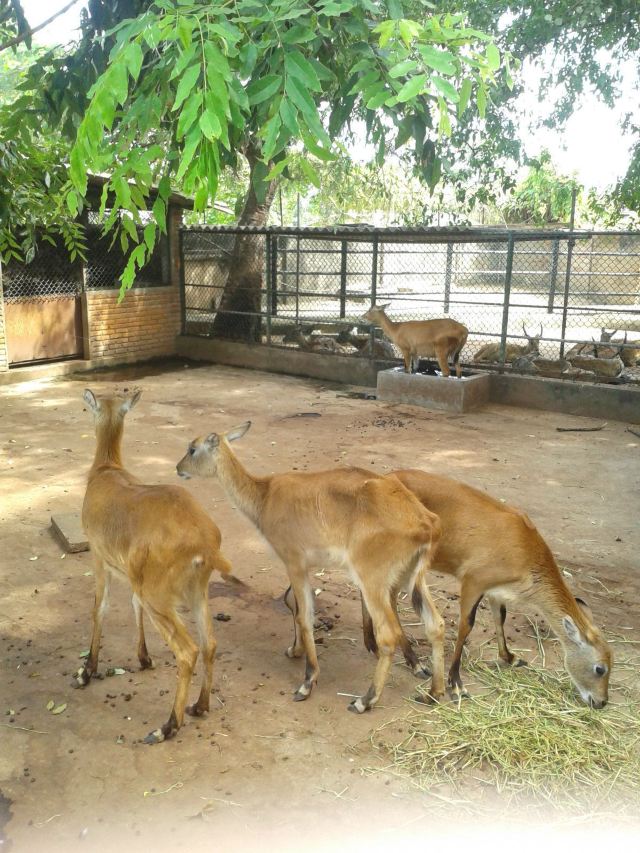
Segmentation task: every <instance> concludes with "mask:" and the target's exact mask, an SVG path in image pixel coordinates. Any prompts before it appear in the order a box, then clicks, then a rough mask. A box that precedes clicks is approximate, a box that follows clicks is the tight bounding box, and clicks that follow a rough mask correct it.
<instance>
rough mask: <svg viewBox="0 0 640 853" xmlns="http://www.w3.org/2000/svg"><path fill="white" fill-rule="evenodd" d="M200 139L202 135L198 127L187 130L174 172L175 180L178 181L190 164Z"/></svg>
mask: <svg viewBox="0 0 640 853" xmlns="http://www.w3.org/2000/svg"><path fill="white" fill-rule="evenodd" d="M201 141H202V136H201V134H200V128H199V127H195V128H192V129H191V130H190V131H189V134H188V136H187V138H186V141H185V145H184V149H183V151H182V157H181V158H180V165H179V166H178V171H177V172H176V181H180V180H181V179H182V178H183V177H184V175H185V172H186V171H187V169H188V168H189V166H190V165H191V161H192V160H193V157H194V155H195V153H196V149H197V147H198V145H199V144H200V142H201Z"/></svg>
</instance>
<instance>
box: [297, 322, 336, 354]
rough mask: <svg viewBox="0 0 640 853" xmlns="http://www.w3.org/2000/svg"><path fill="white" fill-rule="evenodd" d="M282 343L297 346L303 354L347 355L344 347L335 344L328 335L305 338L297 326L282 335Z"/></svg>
mask: <svg viewBox="0 0 640 853" xmlns="http://www.w3.org/2000/svg"><path fill="white" fill-rule="evenodd" d="M282 342H283V343H285V344H298V346H299V347H300V349H301V350H304V351H305V352H314V353H320V354H326V353H333V354H335V355H347V350H346V349H345V347H343V346H341V345H340V344H339V343H337V342H336V341H335V340H334V339H333V338H330V337H329V336H328V335H307V336H305V335H304V334H303V332H302V330H301V329H300V328H299V327H298V326H294V327H293V328H292V329H289V331H288V332H287V333H286V334H285V335H284V337H283V338H282Z"/></svg>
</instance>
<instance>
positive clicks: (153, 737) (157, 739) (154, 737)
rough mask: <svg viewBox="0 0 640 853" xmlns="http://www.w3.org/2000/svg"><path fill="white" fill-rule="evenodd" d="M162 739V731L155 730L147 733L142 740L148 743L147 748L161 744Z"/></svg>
mask: <svg viewBox="0 0 640 853" xmlns="http://www.w3.org/2000/svg"><path fill="white" fill-rule="evenodd" d="M164 739H165V737H164V733H163V731H162V729H155V730H154V731H152V732H149V734H148V735H147V736H146V738H145V739H144V742H145V743H148V744H149V746H154V745H155V744H156V743H162V741H163V740H164Z"/></svg>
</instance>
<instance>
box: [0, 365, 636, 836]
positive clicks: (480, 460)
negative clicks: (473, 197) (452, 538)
mask: <svg viewBox="0 0 640 853" xmlns="http://www.w3.org/2000/svg"><path fill="white" fill-rule="evenodd" d="M136 384H137V385H139V386H140V387H142V388H143V391H144V393H143V397H142V400H141V402H140V403H139V405H138V406H137V408H136V410H135V411H134V412H132V413H131V414H130V415H129V416H128V420H127V425H126V429H125V439H124V458H125V464H126V465H127V466H128V467H130V469H131V470H132V471H133V472H134V473H135V474H136V475H137V476H138V477H140V478H141V479H143V480H145V481H148V482H152V483H171V484H175V483H176V482H177V480H176V475H175V464H176V462H177V461H178V459H179V458H181V457H182V455H183V453H184V452H185V449H186V445H187V442H188V440H189V439H191V438H192V437H194V436H195V435H199V434H202V433H205V432H209V431H224V430H225V429H227V428H229V427H231V426H233V425H235V424H236V423H239V422H242V421H245V420H247V419H251V420H252V421H253V427H252V429H251V431H250V432H249V433H248V434H247V435H246V436H245V438H244V439H243V440H242V441H241V442H238V444H236V445H235V447H236V449H237V451H238V453H239V455H240V456H241V458H242V460H243V461H244V463H245V464H246V465H247V466H248V467H249V469H250V470H254V471H256V472H259V473H270V472H275V471H283V470H287V469H291V468H297V469H298V470H313V469H316V468H326V467H332V466H337V465H345V464H355V465H361V466H369V467H371V468H372V469H373V470H375V471H379V472H387V471H390V470H393V469H394V468H398V467H407V466H415V467H423V468H425V469H429V470H432V471H436V472H439V473H443V474H447V475H450V476H453V477H456V478H459V479H461V480H464V481H466V482H468V483H470V484H471V485H474V486H476V487H478V488H481V489H486V490H487V491H488V492H490V493H491V494H493V495H494V496H496V497H498V498H502V499H504V500H506V501H507V502H509V503H513V504H515V505H516V506H518V507H520V508H522V509H524V510H525V511H526V512H527V513H529V515H530V516H531V518H532V519H533V520H534V521H535V523H536V524H537V525H538V527H539V528H540V530H541V532H542V534H543V535H544V536H545V537H546V539H547V541H548V542H549V544H550V546H551V547H552V549H553V550H554V552H555V554H556V555H557V557H558V559H559V561H560V563H561V565H562V566H563V567H564V568H565V569H566V570H567V571H568V572H569V583H570V584H571V585H572V586H573V588H574V591H575V592H576V593H577V594H580V595H582V597H584V598H586V599H587V600H588V601H589V602H590V604H591V606H592V609H593V611H594V614H595V618H596V621H597V622H598V623H599V624H601V625H604V626H606V628H607V630H609V631H612V632H617V633H618V634H620V633H624V635H625V636H628V637H629V638H630V639H631V638H635V639H638V634H639V632H638V629H639V627H640V625H639V619H638V608H637V602H638V600H639V599H640V557H639V548H638V546H639V541H638V528H637V520H638V505H639V504H638V454H640V439H637V438H635V437H634V436H633V435H632V434H630V433H629V432H627V431H626V427H625V425H624V424H620V423H615V422H609V423H608V424H607V426H606V428H605V429H604V430H602V431H600V432H592V433H588V432H567V433H560V432H557V431H556V427H557V426H594V425H595V424H594V422H592V421H589V420H588V419H585V418H574V417H568V416H564V415H558V414H553V413H540V412H535V411H528V410H524V409H517V408H507V407H499V406H491V407H488V408H486V409H484V410H482V411H481V412H478V413H474V414H466V415H450V414H443V413H434V412H430V411H427V410H423V409H418V408H414V407H407V406H398V405H387V404H383V403H378V402H376V401H369V400H357V399H345V398H344V397H341V396H340V395H341V394H344V391H345V389H344V388H342V387H337V386H329V385H327V384H326V383H322V382H319V381H312V380H304V379H299V378H291V377H283V376H275V375H270V374H266V373H259V372H253V371H242V370H238V369H231V368H225V367H217V366H196V365H186V364H183V363H172V364H168V365H165V366H163V367H156V368H153V369H151V368H145V369H142V368H137V369H125V370H119V371H114V372H98V373H94V374H91V375H85V376H75V377H71V378H67V379H64V380H57V381H40V382H30V383H23V384H21V385H13V386H9V387H5V388H3V389H1V391H0V395H1V396H0V439H1V448H2V450H1V453H2V455H1V457H0V465H1V468H0V471H1V484H2V485H1V494H0V497H1V506H0V522H1V525H0V554H1V555H2V557H1V564H2V570H1V572H0V658H1V663H0V666H1V681H0V694H1V696H0V723H2V726H1V727H0V745H1V747H0V830H2V826H3V823H4V822H5V821H6V825H5V826H4V833H5V836H6V837H5V839H4V843H2V842H0V850H5V851H6V850H8V849H11V850H12V851H22V850H46V851H50V850H51V851H62V850H65V851H67V850H74V849H76V847H77V848H85V849H87V848H88V849H92V850H94V849H95V850H115V849H118V848H120V847H121V846H122V845H123V844H126V845H127V847H128V849H133V850H138V849H143V848H147V847H148V845H149V844H150V843H152V844H153V845H154V848H155V849H157V850H165V849H166V850H170V849H171V850H174V849H177V850H180V849H185V850H186V849H188V850H194V849H196V850H197V849H205V848H208V847H210V846H211V844H213V843H218V844H220V845H223V846H225V847H226V848H231V849H258V848H261V849H264V848H267V849H278V850H288V849H294V848H296V849H298V848H299V847H300V846H301V845H304V846H305V847H306V848H310V849H313V850H315V849H318V850H320V849H323V850H327V849H331V850H333V849H344V847H347V846H351V844H357V845H358V846H360V845H361V844H363V843H365V842H366V844H367V847H368V848H369V849H377V848H378V847H380V849H382V847H383V846H384V847H385V849H386V848H387V847H388V846H389V844H390V843H395V844H396V845H397V844H399V842H400V841H401V840H402V841H403V842H404V841H408V842H411V841H413V840H415V839H418V840H419V839H422V841H423V844H424V845H426V844H427V843H431V842H434V841H435V840H437V839H439V838H442V837H443V836H442V833H445V835H446V832H447V830H448V831H449V832H451V831H453V832H455V835H456V841H460V842H462V843H465V842H464V838H465V835H464V830H463V828H462V827H461V826H460V825H459V824H456V823H454V824H451V822H450V821H448V820H445V821H444V824H443V823H442V822H441V821H440V820H439V819H438V820H437V819H436V818H434V817H433V815H432V814H431V811H430V804H431V803H432V802H433V801H430V800H429V799H428V798H426V797H425V796H424V795H421V794H420V793H418V792H416V791H414V790H412V789H411V788H410V786H408V785H407V783H406V782H404V781H403V780H401V779H397V778H395V777H393V776H391V775H389V774H385V773H370V772H367V769H368V768H379V767H381V766H382V765H383V764H384V757H383V756H381V755H380V754H378V753H377V752H376V751H375V750H374V749H373V747H372V746H371V743H370V736H371V732H372V730H374V729H377V728H378V727H379V726H381V725H382V724H384V723H388V722H389V721H392V720H394V719H396V718H398V717H401V716H402V715H404V714H405V713H406V712H407V710H408V707H409V704H408V702H407V699H408V698H410V697H411V696H412V694H413V693H414V686H415V680H414V678H413V676H412V675H411V674H410V673H409V671H408V670H407V669H406V668H405V667H404V665H403V664H402V662H401V661H400V659H398V664H397V666H395V667H394V668H393V670H392V676H391V678H390V680H389V683H388V685H387V688H386V690H385V692H384V695H383V698H382V703H381V705H379V706H378V707H376V708H375V709H374V710H373V711H372V712H371V713H369V714H365V715H362V716H360V717H358V716H356V715H354V714H349V713H347V704H348V702H349V701H350V700H349V698H348V696H345V695H340V694H354V693H360V692H362V691H363V690H364V689H365V687H366V686H367V684H368V679H369V676H370V673H371V671H372V668H373V664H374V659H373V658H372V657H371V656H370V655H368V654H367V652H366V651H365V650H364V648H363V646H362V642H361V632H360V605H359V598H358V596H357V594H356V592H355V590H354V588H353V587H352V586H350V585H349V584H348V578H347V577H346V576H345V575H344V574H342V573H341V572H339V571H331V572H329V571H328V572H326V573H325V574H324V575H322V576H320V577H316V578H315V579H314V586H315V588H316V590H318V594H317V598H316V603H317V614H318V615H319V616H324V617H329V618H330V619H332V620H333V623H334V624H333V627H332V628H331V630H330V631H327V630H324V629H319V630H318V631H317V633H316V636H317V637H318V638H320V641H321V645H319V653H320V666H321V677H320V682H319V685H318V687H317V688H316V690H315V691H314V692H313V694H312V696H311V697H310V699H309V700H308V701H307V702H304V703H295V704H294V703H293V702H292V701H291V695H292V692H293V690H294V689H295V688H296V687H297V686H298V685H299V683H300V682H301V677H302V666H303V665H302V663H301V662H300V661H290V660H288V659H287V658H286V657H285V656H284V654H283V651H284V649H285V648H286V646H287V645H288V644H289V642H290V634H291V620H290V616H289V613H288V611H287V610H286V608H285V606H284V605H283V603H282V601H281V596H282V592H283V590H284V588H285V586H286V580H285V579H286V574H285V571H284V568H283V567H282V565H280V564H279V562H278V560H277V558H276V557H275V556H274V554H273V553H272V552H271V551H270V548H269V546H268V545H267V544H266V543H265V542H264V541H263V540H262V539H261V537H260V536H259V535H258V533H257V532H256V531H255V529H254V528H253V526H252V525H251V524H250V522H249V521H248V520H246V519H245V518H244V517H243V516H241V514H240V513H239V512H238V511H237V510H236V509H235V508H234V507H233V506H232V505H231V503H230V502H229V501H228V500H227V499H226V498H225V497H224V495H223V493H222V491H221V489H220V487H219V486H218V485H217V483H215V482H214V481H212V480H191V481H190V482H189V483H188V484H187V488H188V489H189V490H190V491H191V492H192V493H193V494H194V495H195V496H196V497H197V498H198V499H199V500H200V501H201V502H202V503H203V505H204V506H205V507H206V508H207V509H208V510H209V511H210V512H211V514H212V516H213V517H214V519H215V521H216V522H217V524H218V525H219V527H220V528H221V530H222V534H223V550H224V552H225V554H226V555H227V557H228V558H229V559H230V560H231V561H232V563H233V565H234V570H235V572H236V574H237V575H238V576H239V577H241V578H243V579H244V580H245V581H246V582H247V583H248V584H250V589H249V591H248V592H246V593H244V594H242V595H238V594H237V593H236V591H235V590H234V589H231V588H229V587H228V586H224V585H222V584H220V583H214V584H213V585H212V587H211V609H212V613H213V614H214V616H215V615H216V614H219V613H223V614H226V615H228V616H229V617H230V619H229V620H228V621H218V620H216V621H215V622H214V627H215V630H216V635H217V639H218V657H217V662H216V667H215V672H214V697H213V704H212V711H211V712H210V714H209V715H208V716H207V717H205V718H203V719H200V720H195V721H194V720H192V719H188V722H187V724H186V725H185V727H184V728H183V729H182V730H181V731H180V733H179V735H178V737H177V738H176V739H174V740H172V741H170V742H167V743H164V744H161V745H158V746H155V747H149V746H147V745H145V744H143V743H142V742H141V738H143V737H144V735H145V734H146V733H147V732H148V731H149V730H151V729H152V728H155V727H156V726H157V725H159V724H161V723H162V722H164V720H165V719H166V718H167V716H168V712H169V710H170V706H171V702H172V699H173V691H174V689H175V666H174V661H173V657H172V655H171V653H170V652H169V650H168V649H167V648H166V647H165V646H164V644H163V642H162V641H161V639H160V637H159V636H158V635H157V634H156V633H155V632H154V630H153V628H151V627H150V628H149V630H148V642H149V648H150V652H151V654H152V657H153V658H154V661H155V664H156V668H155V669H154V670H151V671H144V672H140V671H139V670H138V667H137V663H138V662H137V658H136V655H135V627H134V619H133V613H132V610H131V606H130V596H129V592H128V589H127V588H126V586H125V585H124V584H116V585H115V587H114V588H112V603H111V609H110V612H109V614H108V616H107V618H106V620H105V627H104V633H103V642H102V659H101V664H102V669H103V671H104V669H106V668H107V667H123V668H125V670H126V672H125V674H124V675H116V676H114V677H111V678H104V680H95V681H93V682H92V683H91V685H90V686H89V687H88V688H87V689H86V690H84V691H78V690H73V689H72V688H71V686H70V679H71V675H72V673H73V672H74V671H75V670H76V669H77V667H78V666H79V655H80V653H81V652H82V650H84V649H86V648H87V647H88V644H89V638H90V630H91V606H92V602H93V578H92V576H91V569H92V562H91V555H90V554H89V553H81V554H75V555H74V554H69V555H65V554H64V553H63V551H62V549H61V547H60V545H59V543H58V542H57V541H56V540H55V539H54V538H53V536H52V534H51V532H50V529H49V527H50V516H51V515H52V514H56V513H61V512H71V511H75V510H79V508H80V506H81V503H82V498H83V493H84V486H85V477H86V473H87V470H88V468H89V466H90V464H91V460H92V456H93V450H94V436H93V427H92V421H91V417H90V414H89V412H88V411H83V407H84V404H83V401H82V391H83V389H84V387H86V386H89V387H91V388H93V389H95V390H96V392H104V391H107V390H110V389H112V388H114V387H115V386H117V387H118V388H120V389H122V388H125V387H133V386H134V385H136ZM432 589H433V590H434V593H435V595H436V598H437V601H438V602H439V605H440V607H441V609H442V612H443V613H444V614H445V615H446V622H447V645H446V652H447V656H448V657H449V656H450V654H451V650H452V641H453V636H454V624H455V617H456V606H457V603H456V600H455V595H454V588H453V586H452V584H451V583H450V581H449V580H445V579H443V578H441V577H439V576H437V575H436V576H434V578H433V583H432ZM411 630H415V631H418V630H419V629H411ZM492 633H493V632H492V628H491V625H490V619H489V614H488V612H487V611H483V610H481V611H480V612H479V619H478V622H477V624H476V628H475V630H474V632H473V633H472V635H471V648H472V649H473V648H474V646H475V647H477V646H478V644H480V643H483V642H485V641H486V640H487V639H489V638H490V637H492ZM507 635H508V638H510V639H511V644H512V645H513V647H514V648H515V649H517V650H521V651H522V654H523V656H525V657H528V658H529V660H530V661H531V662H532V663H533V664H534V665H535V664H536V662H537V658H536V652H535V642H534V639H533V637H532V633H531V628H530V625H529V623H528V622H527V621H526V619H525V617H524V616H523V615H521V614H517V613H516V614H512V615H510V617H509V621H508V632H507ZM427 652H428V650H427V649H426V648H425V647H423V648H422V651H421V653H424V654H427ZM198 677H199V675H198V674H196V678H195V679H194V684H193V687H192V695H193V696H195V695H196V693H197V689H198V688H197V687H196V681H197V680H198ZM618 689H619V687H618V686H617V683H616V677H615V672H614V676H613V678H612V695H611V699H612V701H615V699H616V691H617V690H618ZM50 701H53V702H55V703H56V705H60V704H62V703H67V706H66V709H65V710H64V711H63V712H62V713H60V714H58V715H53V714H52V713H50V711H48V710H47V708H46V706H47V703H48V702H50ZM392 728H393V727H391V729H392ZM27 730H33V731H27ZM7 817H8V821H7ZM470 831H471V830H470ZM491 832H492V828H491V827H481V826H479V825H476V826H474V827H473V836H472V837H473V839H474V840H475V841H477V840H478V838H479V837H480V836H481V835H482V834H483V833H489V834H490V833H491ZM536 832H539V833H543V832H544V830H543V829H542V828H540V829H538V830H536ZM1 836H2V832H1V831H0V837H1ZM534 837H536V838H538V837H539V836H531V835H529V836H528V839H529V841H530V842H531V843H533V842H532V839H533V838H534ZM587 837H588V838H589V839H591V840H593V837H592V836H591V835H588V836H587ZM521 846H522V845H521ZM525 846H526V845H525Z"/></svg>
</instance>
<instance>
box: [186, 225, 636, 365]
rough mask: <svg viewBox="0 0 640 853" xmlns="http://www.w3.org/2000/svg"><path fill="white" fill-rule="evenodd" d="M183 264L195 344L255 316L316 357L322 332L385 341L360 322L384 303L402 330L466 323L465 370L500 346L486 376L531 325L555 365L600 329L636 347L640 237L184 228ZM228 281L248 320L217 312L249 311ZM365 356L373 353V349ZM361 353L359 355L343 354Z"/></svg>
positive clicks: (261, 334) (270, 334)
mask: <svg viewBox="0 0 640 853" xmlns="http://www.w3.org/2000/svg"><path fill="white" fill-rule="evenodd" d="M239 240H241V241H242V247H243V252H246V251H248V250H249V249H251V251H252V252H253V253H254V255H255V259H256V260H255V262H254V266H253V269H254V270H255V271H257V273H258V274H257V275H254V276H252V277H251V278H249V277H247V279H246V281H243V280H242V277H241V276H240V277H239V276H238V275H237V274H235V275H234V273H233V270H232V267H233V259H234V257H237V251H236V247H237V245H239V243H238V241H239ZM234 251H236V255H235V256H234ZM181 254H182V266H183V277H184V309H183V310H184V316H183V323H184V329H185V332H186V333H187V334H195V335H205V336H211V335H215V336H221V337H229V336H230V335H228V334H227V332H226V328H225V317H227V315H228V316H229V317H231V315H233V314H242V313H247V314H249V313H250V314H251V317H252V321H253V322H255V323H257V324H258V335H257V337H254V340H253V342H256V340H257V341H258V342H260V340H261V341H262V342H263V343H268V344H270V345H272V346H294V347H297V346H302V345H305V344H304V339H300V338H299V336H298V339H297V343H294V344H288V343H287V344H285V342H284V341H283V337H284V336H285V335H286V333H287V331H288V330H291V329H292V327H299V329H300V330H301V331H302V332H303V334H304V335H306V336H308V338H307V344H306V346H308V347H309V348H311V349H313V347H314V334H315V333H318V332H321V333H322V335H324V336H326V335H333V336H334V337H335V336H337V334H338V333H339V332H340V331H341V330H350V331H356V332H368V333H369V335H370V338H371V339H373V336H374V335H375V336H376V337H381V332H380V330H379V329H378V330H371V329H370V328H369V326H368V324H366V323H364V322H363V320H362V315H363V314H364V312H365V311H366V310H367V308H368V307H369V305H371V304H373V303H375V302H378V303H390V306H389V309H388V313H389V315H390V316H391V317H392V318H393V319H395V320H409V319H431V318H436V317H442V316H448V317H452V318H454V319H456V320H459V321H461V322H463V323H464V324H465V325H466V326H467V327H468V328H469V337H468V341H467V345H466V347H465V350H464V351H463V354H462V360H463V363H464V364H467V365H470V364H471V365H472V364H476V363H477V362H476V360H475V356H476V353H477V352H478V351H479V349H480V348H481V347H482V346H483V345H484V344H486V343H495V344H496V345H497V350H496V351H497V352H498V353H499V356H498V358H496V359H495V361H494V362H492V363H491V365H489V366H495V367H496V368H502V369H511V366H510V363H511V360H512V359H510V358H507V343H509V344H521V345H523V344H525V345H526V343H527V334H526V333H523V326H524V328H526V330H527V332H529V333H530V332H531V329H536V330H537V329H538V328H539V326H540V325H541V326H542V334H541V337H540V342H539V351H540V355H541V356H544V357H546V358H547V359H558V358H559V357H561V356H562V355H564V354H565V352H566V350H567V349H568V348H569V347H571V346H572V345H573V344H576V343H588V344H590V343H591V342H592V339H595V340H596V341H599V340H600V338H601V336H602V335H603V332H602V330H603V329H604V330H616V329H617V330H618V334H617V336H616V339H615V340H616V343H618V344H622V343H623V335H624V333H626V334H627V340H628V343H627V345H626V349H628V350H631V348H632V343H633V342H634V341H635V340H636V339H638V338H640V232H576V231H573V232H571V231H555V232H549V231H547V232H545V231H517V230H504V229H394V228H392V229H368V228H361V229H357V228H342V229H340V228H336V229H309V228H274V229H239V228H236V229H234V228H188V229H183V231H182V238H181ZM260 258H262V262H261V265H262V271H261V273H260V272H259V269H258V268H259V266H260ZM230 260H231V263H230ZM560 277H562V280H563V282H564V289H563V295H562V297H563V298H562V306H561V310H558V307H559V306H557V305H556V290H557V285H558V279H559V278H560ZM231 281H233V287H234V288H235V289H236V290H237V291H238V292H239V293H240V292H241V291H242V290H243V289H244V290H245V291H246V293H247V294H249V292H251V293H252V294H253V296H254V297H255V299H249V300H245V303H244V304H247V303H248V304H250V305H252V306H253V307H252V309H251V311H250V312H245V311H244V310H236V309H235V308H233V307H231V308H228V307H225V313H224V316H223V315H222V312H219V311H218V308H219V306H221V302H222V297H223V295H225V302H224V304H225V306H228V305H229V304H233V305H238V304H243V300H242V299H240V300H239V301H238V300H237V299H236V300H231V303H230V301H229V299H228V296H229V293H228V290H229V287H230V282H231ZM241 295H242V294H241ZM236 319H238V318H236ZM230 326H233V327H234V328H237V324H236V323H233V324H230ZM289 337H290V336H289ZM294 337H295V336H294ZM301 340H302V342H301ZM638 346H640V345H638ZM513 349H514V348H513V347H512V346H510V347H509V351H513ZM338 351H339V350H338ZM366 351H368V352H369V353H373V351H374V347H373V342H372V345H371V346H370V347H368V348H366ZM358 353H359V350H356V349H355V348H354V347H347V348H346V349H345V350H344V351H342V352H340V354H341V355H349V356H357V355H358ZM398 356H399V353H398Z"/></svg>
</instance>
